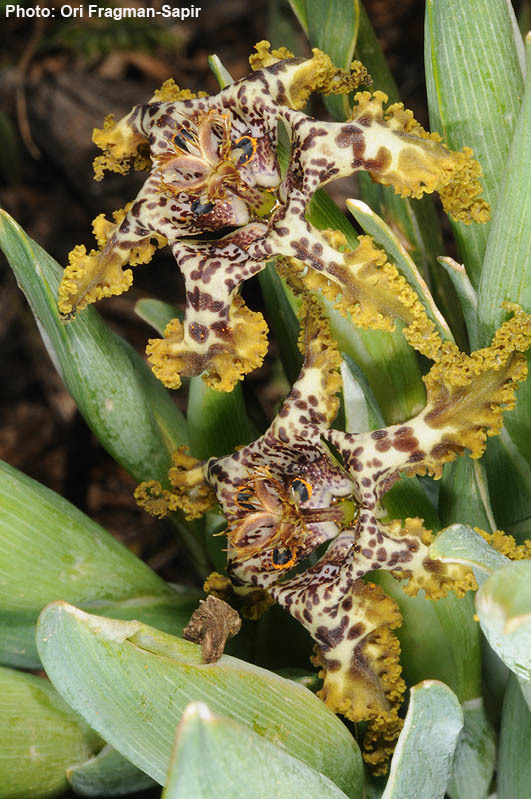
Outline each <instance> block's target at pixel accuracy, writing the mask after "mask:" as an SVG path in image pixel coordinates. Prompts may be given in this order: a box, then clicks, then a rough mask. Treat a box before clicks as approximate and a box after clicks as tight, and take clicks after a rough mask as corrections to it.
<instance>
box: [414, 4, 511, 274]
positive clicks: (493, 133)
mask: <svg viewBox="0 0 531 799" xmlns="http://www.w3.org/2000/svg"><path fill="white" fill-rule="evenodd" d="M511 13H512V12H511V9H510V3H508V2H507V1H506V0H475V2H474V4H473V7H472V6H471V4H470V1H469V0H453V2H451V3H449V2H440V1H439V0H428V2H427V3H426V27H425V50H424V58H425V68H426V84H427V93H428V105H429V111H430V127H431V129H432V130H435V131H437V132H438V133H440V134H441V135H442V137H443V140H444V141H445V143H446V144H447V145H448V146H449V147H450V149H452V150H460V149H461V147H463V146H464V145H466V146H468V147H472V149H473V150H474V156H475V157H476V158H477V159H478V161H479V163H480V164H481V167H482V169H483V178H482V184H483V186H484V196H485V198H486V199H487V200H488V202H489V203H490V204H491V206H492V207H493V208H494V207H495V206H496V203H497V195H498V188H499V185H500V182H501V180H502V178H503V175H504V172H505V169H506V166H505V161H506V158H507V153H508V151H509V145H510V143H511V138H512V134H513V130H514V126H515V124H516V119H517V116H518V110H519V107H520V103H521V101H522V93H523V80H522V72H521V69H520V64H519V60H518V53H517V49H516V45H515V40H514V31H513V24H512V18H511ZM452 226H453V229H454V232H455V234H456V236H457V239H458V242H459V247H460V251H461V256H462V260H463V262H464V264H465V267H466V269H467V272H468V274H469V276H470V279H471V281H472V284H473V285H474V286H475V287H477V286H478V284H479V280H480V275H481V269H482V264H483V256H484V254H485V247H486V244H487V237H488V235H489V228H490V224H489V223H487V224H485V225H476V224H473V225H468V226H466V225H464V224H463V223H462V222H456V223H452Z"/></svg>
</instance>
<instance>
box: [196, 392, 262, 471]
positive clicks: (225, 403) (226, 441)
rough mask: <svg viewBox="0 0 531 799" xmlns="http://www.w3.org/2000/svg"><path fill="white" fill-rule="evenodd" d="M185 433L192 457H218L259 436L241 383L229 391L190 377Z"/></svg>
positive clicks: (205, 458) (204, 458)
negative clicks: (249, 414)
mask: <svg viewBox="0 0 531 799" xmlns="http://www.w3.org/2000/svg"><path fill="white" fill-rule="evenodd" d="M186 420H187V422H188V435H189V437H190V450H191V452H192V454H193V455H194V457H196V458H200V459H203V460H207V459H208V458H210V457H212V456H213V455H216V456H217V457H221V456H222V455H227V454H228V453H230V452H233V450H234V449H235V448H236V447H238V446H242V445H243V444H248V443H249V442H250V441H253V440H254V439H255V438H257V437H258V435H259V433H258V430H257V429H256V428H255V426H254V425H253V423H252V422H251V420H250V419H249V416H248V414H247V411H246V408H245V402H244V400H243V392H242V387H241V383H238V385H237V386H235V387H234V388H233V390H232V391H230V392H227V391H223V392H222V391H215V390H214V389H213V388H209V386H207V384H206V383H205V381H204V380H203V379H202V378H201V377H192V379H191V380H190V391H189V394H188V413H187V416H186Z"/></svg>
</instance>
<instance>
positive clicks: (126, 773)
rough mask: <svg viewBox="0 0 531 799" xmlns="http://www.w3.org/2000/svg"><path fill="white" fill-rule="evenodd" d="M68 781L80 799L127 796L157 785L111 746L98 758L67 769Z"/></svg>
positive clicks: (102, 751) (105, 747)
mask: <svg viewBox="0 0 531 799" xmlns="http://www.w3.org/2000/svg"><path fill="white" fill-rule="evenodd" d="M66 778H67V780H68V782H69V784H70V786H71V787H72V789H73V790H74V791H75V793H76V794H77V795H78V796H105V797H109V796H124V795H128V794H130V793H136V792H137V791H144V790H146V789H147V788H152V787H154V786H156V784H157V783H156V782H155V781H154V780H152V779H151V777H148V775H147V774H144V772H143V771H140V769H138V768H137V767H136V766H133V764H132V763H130V762H129V761H128V760H126V759H125V757H123V756H122V755H121V754H120V753H119V752H117V751H116V749H113V748H112V746H109V745H108V744H107V746H104V748H103V749H102V750H101V752H99V753H98V754H97V755H96V756H95V757H92V758H90V760H87V761H86V762H85V763H81V765H77V766H72V767H70V768H68V769H67V770H66Z"/></svg>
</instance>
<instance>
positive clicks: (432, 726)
mask: <svg viewBox="0 0 531 799" xmlns="http://www.w3.org/2000/svg"><path fill="white" fill-rule="evenodd" d="M462 727H463V712H462V710H461V706H460V704H459V702H458V700H457V697H456V696H455V694H454V693H452V691H451V690H450V689H449V688H448V686H447V685H444V684H443V683H440V682H437V681H435V680H426V681H425V682H423V683H420V684H419V685H415V686H414V687H413V688H412V689H411V695H410V700H409V708H408V711H407V716H406V720H405V723H404V727H403V729H402V732H401V733H400V737H399V739H398V744H397V747H396V750H395V753H394V755H393V759H392V761H391V769H390V772H389V780H388V783H387V787H386V789H385V791H384V792H383V795H382V799H411V797H413V796H418V797H421V796H422V797H424V796H425V797H430V799H443V797H444V794H445V791H446V785H447V783H448V780H449V778H450V774H451V771H452V760H453V756H454V751H455V746H456V742H457V737H458V735H459V733H460V731H461V729H462Z"/></svg>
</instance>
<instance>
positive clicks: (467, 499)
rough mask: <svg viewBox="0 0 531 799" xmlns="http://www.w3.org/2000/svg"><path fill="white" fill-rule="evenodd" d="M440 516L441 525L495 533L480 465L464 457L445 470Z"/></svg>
mask: <svg viewBox="0 0 531 799" xmlns="http://www.w3.org/2000/svg"><path fill="white" fill-rule="evenodd" d="M439 515H440V517H441V521H442V522H443V524H451V523H452V522H453V521H454V520H456V519H457V520H458V521H459V522H461V523H463V524H470V525H471V526H473V527H481V528H482V529H483V530H487V531H488V532H494V530H496V529H497V528H496V522H495V520H494V516H493V513H492V508H491V504H490V497H489V487H488V483H487V474H486V470H485V467H484V465H483V463H482V462H481V461H479V460H477V459H472V458H470V457H469V455H468V453H466V452H465V453H464V454H463V455H462V456H461V457H460V458H457V460H455V461H454V462H453V463H449V464H447V465H446V466H445V468H444V473H443V477H442V480H441V483H440V491H439Z"/></svg>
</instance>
